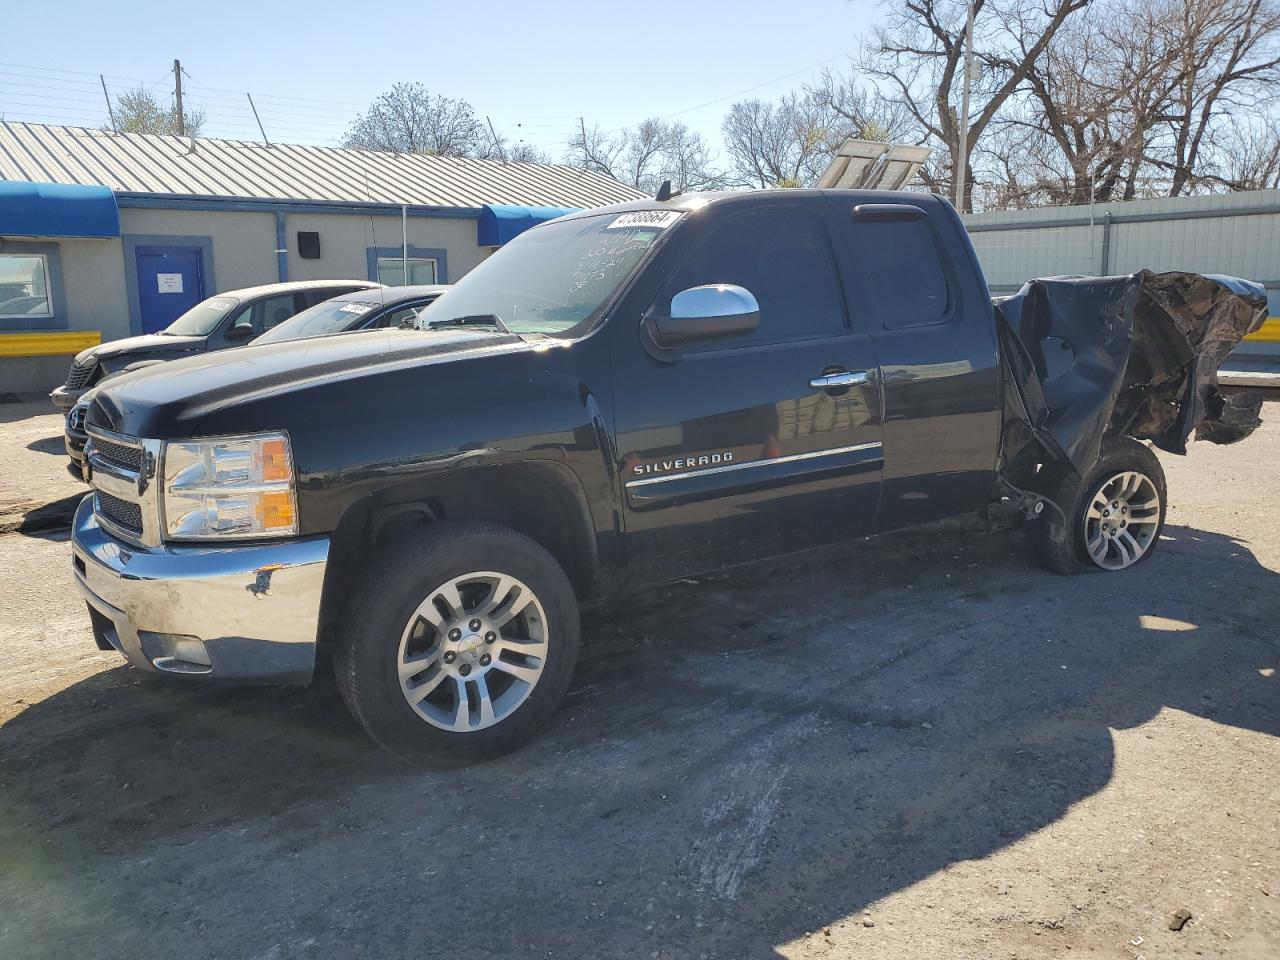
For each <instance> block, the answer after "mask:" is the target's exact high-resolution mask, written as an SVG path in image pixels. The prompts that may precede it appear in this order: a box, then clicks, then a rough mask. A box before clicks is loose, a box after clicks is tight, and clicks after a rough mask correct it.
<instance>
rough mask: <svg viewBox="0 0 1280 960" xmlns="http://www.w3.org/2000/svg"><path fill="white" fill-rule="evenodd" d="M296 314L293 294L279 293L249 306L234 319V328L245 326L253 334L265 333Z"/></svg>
mask: <svg viewBox="0 0 1280 960" xmlns="http://www.w3.org/2000/svg"><path fill="white" fill-rule="evenodd" d="M297 312H298V310H297V307H296V304H295V303H294V300H293V294H292V293H281V294H277V295H276V296H274V297H267V298H265V299H263V300H258V301H256V302H254V303H252V304H250V305H249V306H248V307H246V308H245V309H244V311H243V312H242V313H241V314H240V316H238V317H236V326H237V327H240V326H245V325H246V324H247V325H249V326H251V327H253V332H254V333H255V334H260V333H266V332H267V331H268V330H270V329H271V328H272V327H274V326H276V325H277V324H280V323H283V322H284V321H285V320H288V319H289V318H290V317H292V316H293V315H294V314H295V313H297Z"/></svg>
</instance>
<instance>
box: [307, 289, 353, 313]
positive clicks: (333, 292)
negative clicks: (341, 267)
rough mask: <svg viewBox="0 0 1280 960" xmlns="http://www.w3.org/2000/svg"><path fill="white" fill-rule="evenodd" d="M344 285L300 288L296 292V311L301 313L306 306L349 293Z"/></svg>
mask: <svg viewBox="0 0 1280 960" xmlns="http://www.w3.org/2000/svg"><path fill="white" fill-rule="evenodd" d="M351 292H352V291H350V290H347V289H346V288H345V287H321V288H320V289H318V290H300V291H299V292H298V312H299V313H301V312H302V311H303V310H305V309H307V307H314V306H315V305H316V304H317V303H324V301H326V300H332V299H333V298H334V297H340V296H342V295H343V294H344V293H351Z"/></svg>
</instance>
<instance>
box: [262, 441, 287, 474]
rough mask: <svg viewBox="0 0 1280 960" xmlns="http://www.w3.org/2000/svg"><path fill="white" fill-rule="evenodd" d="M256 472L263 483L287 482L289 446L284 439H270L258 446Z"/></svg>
mask: <svg viewBox="0 0 1280 960" xmlns="http://www.w3.org/2000/svg"><path fill="white" fill-rule="evenodd" d="M258 471H259V476H260V477H261V478H262V482H263V483H273V482H276V481H281V480H289V479H291V477H290V470H289V446H288V443H287V442H286V441H285V439H284V437H272V438H271V439H269V440H263V441H261V442H260V443H259V444H258Z"/></svg>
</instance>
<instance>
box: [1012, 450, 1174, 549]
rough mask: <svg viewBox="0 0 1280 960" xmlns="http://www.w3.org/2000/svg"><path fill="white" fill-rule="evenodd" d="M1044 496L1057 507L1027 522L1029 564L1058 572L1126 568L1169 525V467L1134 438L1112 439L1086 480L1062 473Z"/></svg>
mask: <svg viewBox="0 0 1280 960" xmlns="http://www.w3.org/2000/svg"><path fill="white" fill-rule="evenodd" d="M1045 494H1046V496H1048V497H1049V499H1051V500H1053V501H1054V503H1056V504H1058V506H1060V507H1061V508H1062V512H1063V514H1064V515H1065V516H1060V515H1059V514H1058V512H1057V511H1056V510H1054V509H1053V507H1051V506H1050V507H1046V508H1045V510H1044V511H1043V512H1042V513H1041V514H1040V515H1039V516H1038V517H1036V518H1035V519H1033V520H1030V521H1028V522H1027V524H1026V526H1025V527H1024V528H1023V529H1024V531H1025V536H1026V542H1027V552H1028V555H1029V556H1030V558H1031V560H1032V562H1034V563H1036V564H1038V565H1039V566H1042V567H1044V568H1046V569H1048V570H1052V571H1054V572H1055V573H1084V572H1090V571H1093V572H1099V571H1113V570H1124V569H1127V568H1129V567H1131V566H1133V565H1134V564H1137V563H1140V562H1142V561H1143V560H1146V559H1147V558H1148V557H1150V556H1151V554H1152V553H1153V552H1154V551H1155V549H1156V546H1157V545H1158V544H1159V542H1160V534H1161V532H1162V531H1163V530H1164V517H1165V505H1166V502H1167V496H1166V488H1165V479H1164V469H1163V468H1162V467H1161V466H1160V461H1159V460H1158V459H1157V458H1156V455H1155V454H1154V453H1152V452H1151V449H1150V448H1149V447H1148V446H1147V445H1146V444H1145V443H1142V442H1141V441H1139V440H1135V439H1133V438H1132V437H1123V436H1108V437H1106V438H1104V439H1103V441H1102V450H1101V452H1100V454H1099V457H1098V462H1097V464H1096V465H1095V466H1094V468H1093V470H1091V471H1090V472H1089V474H1088V476H1086V477H1085V478H1084V481H1083V482H1079V481H1077V480H1076V479H1075V478H1073V477H1071V476H1069V475H1065V474H1061V475H1059V476H1057V477H1056V478H1054V479H1051V480H1050V482H1049V484H1048V486H1047V489H1046V490H1045Z"/></svg>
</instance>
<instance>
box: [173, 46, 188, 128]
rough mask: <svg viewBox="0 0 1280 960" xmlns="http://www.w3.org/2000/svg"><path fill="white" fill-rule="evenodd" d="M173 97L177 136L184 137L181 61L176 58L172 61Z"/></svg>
mask: <svg viewBox="0 0 1280 960" xmlns="http://www.w3.org/2000/svg"><path fill="white" fill-rule="evenodd" d="M173 99H174V102H175V103H176V104H177V113H178V136H180V137H185V136H186V135H187V117H186V114H185V113H183V112H182V63H181V62H180V61H178V60H175V61H173Z"/></svg>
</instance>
